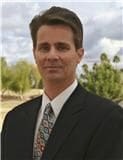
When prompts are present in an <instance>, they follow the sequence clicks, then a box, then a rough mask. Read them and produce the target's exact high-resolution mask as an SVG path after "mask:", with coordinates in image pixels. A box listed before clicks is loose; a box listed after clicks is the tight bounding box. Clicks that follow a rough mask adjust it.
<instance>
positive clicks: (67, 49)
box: [30, 7, 84, 87]
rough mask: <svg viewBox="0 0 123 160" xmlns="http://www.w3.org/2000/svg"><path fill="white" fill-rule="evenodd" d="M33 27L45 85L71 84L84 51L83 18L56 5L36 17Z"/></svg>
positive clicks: (34, 43)
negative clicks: (81, 20)
mask: <svg viewBox="0 0 123 160" xmlns="http://www.w3.org/2000/svg"><path fill="white" fill-rule="evenodd" d="M30 29H31V35H32V40H33V53H34V57H35V61H36V64H37V66H38V69H39V71H40V74H41V76H42V80H43V83H44V84H45V86H46V84H49V83H50V85H51V86H52V84H55V85H56V84H57V85H58V84H60V87H62V85H63V86H64V85H69V84H71V83H72V82H73V81H74V79H75V77H76V67H77V65H78V63H79V62H80V61H81V58H82V56H83V54H84V49H83V48H82V37H83V30H82V25H81V22H80V20H79V18H78V17H77V16H76V14H75V13H73V12H71V11H69V10H67V9H64V8H60V7H52V8H50V9H49V10H47V11H46V12H44V14H43V15H38V16H36V17H34V18H33V20H32V22H31V24H30ZM51 83H52V84H51ZM61 84H62V85H61Z"/></svg>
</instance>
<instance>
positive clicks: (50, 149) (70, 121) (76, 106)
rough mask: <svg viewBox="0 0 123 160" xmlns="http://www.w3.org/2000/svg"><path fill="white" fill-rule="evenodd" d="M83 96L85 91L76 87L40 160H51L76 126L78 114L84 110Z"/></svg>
mask: <svg viewBox="0 0 123 160" xmlns="http://www.w3.org/2000/svg"><path fill="white" fill-rule="evenodd" d="M85 95H86V91H85V90H84V89H82V88H81V87H80V85H78V87H77V88H76V90H75V91H74V92H73V93H72V95H71V96H70V98H69V99H68V101H67V102H66V103H65V105H64V106H63V108H62V110H61V113H60V114H59V117H58V118H57V120H56V123H55V125H54V128H53V130H52V133H51V135H50V137H49V140H48V143H47V145H46V147H45V150H44V153H43V155H42V160H45V159H50V160H51V159H53V157H54V156H55V154H56V153H57V151H58V150H59V149H60V147H61V146H62V145H63V144H64V142H65V140H66V139H67V137H68V136H69V134H70V133H71V132H72V130H73V128H74V127H75V126H76V125H77V122H78V121H79V117H80V113H81V112H82V111H83V110H84V100H85Z"/></svg>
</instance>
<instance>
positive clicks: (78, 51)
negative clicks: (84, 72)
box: [77, 48, 84, 63]
mask: <svg viewBox="0 0 123 160" xmlns="http://www.w3.org/2000/svg"><path fill="white" fill-rule="evenodd" d="M77 54H78V63H80V61H81V60H82V58H83V56H84V48H79V49H78V50H77Z"/></svg>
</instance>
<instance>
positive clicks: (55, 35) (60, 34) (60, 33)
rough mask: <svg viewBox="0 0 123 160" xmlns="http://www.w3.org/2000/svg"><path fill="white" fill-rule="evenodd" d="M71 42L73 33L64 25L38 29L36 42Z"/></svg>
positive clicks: (45, 26)
mask: <svg viewBox="0 0 123 160" xmlns="http://www.w3.org/2000/svg"><path fill="white" fill-rule="evenodd" d="M48 40H52V41H55V40H62V41H64V40H67V41H73V31H72V29H71V28H70V27H69V26H66V25H43V26H41V27H40V28H39V29H38V32H37V41H48Z"/></svg>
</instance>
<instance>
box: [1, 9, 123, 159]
mask: <svg viewBox="0 0 123 160" xmlns="http://www.w3.org/2000/svg"><path fill="white" fill-rule="evenodd" d="M30 30H31V36H32V40H33V53H34V57H35V61H36V64H37V66H38V69H39V72H40V74H41V75H42V79H43V86H44V93H43V95H42V96H40V97H37V98H35V99H33V100H31V101H28V102H26V103H24V104H21V105H20V106H18V107H16V108H15V109H13V110H12V111H10V112H9V113H8V114H7V116H6V118H5V121H4V125H3V130H2V160H31V159H34V160H123V109H121V107H119V106H117V105H116V104H114V103H112V102H110V101H109V100H106V99H103V98H100V97H98V96H96V95H93V94H91V93H89V92H87V91H86V90H85V89H83V88H82V87H81V86H80V84H79V83H78V82H77V80H76V74H75V72H76V66H77V64H78V63H79V62H80V61H81V58H82V56H83V54H84V49H83V46H82V43H83V28H82V24H81V22H80V20H79V18H78V17H77V15H76V14H75V13H73V12H72V11H70V10H68V9H65V8H61V7H51V8H50V9H49V10H47V11H45V12H44V13H43V14H42V15H40V14H39V15H37V16H35V17H34V18H33V20H32V21H31V23H30ZM46 108H48V109H47V110H46ZM49 110H50V111H49Z"/></svg>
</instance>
